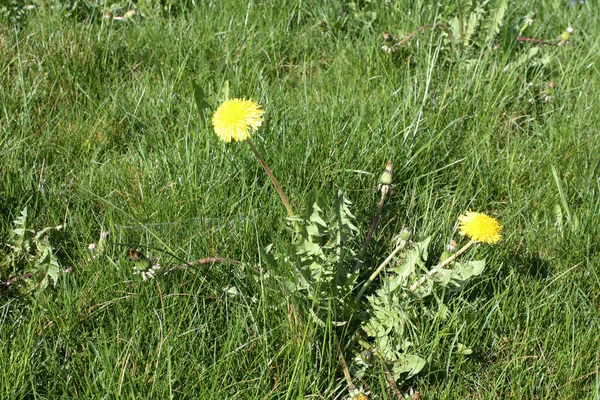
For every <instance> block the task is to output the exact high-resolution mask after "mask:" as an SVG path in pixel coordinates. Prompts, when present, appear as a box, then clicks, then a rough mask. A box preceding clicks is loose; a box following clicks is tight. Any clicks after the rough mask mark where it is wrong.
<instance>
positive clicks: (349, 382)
mask: <svg viewBox="0 0 600 400" xmlns="http://www.w3.org/2000/svg"><path fill="white" fill-rule="evenodd" d="M338 352H339V361H340V365H341V366H342V370H343V371H344V378H345V379H346V384H347V385H348V392H349V393H352V392H354V391H355V390H356V386H354V383H352V377H351V376H350V371H348V366H347V365H346V360H344V355H343V354H342V349H341V348H340V345H339V343H338Z"/></svg>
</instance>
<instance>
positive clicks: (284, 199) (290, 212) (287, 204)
mask: <svg viewBox="0 0 600 400" xmlns="http://www.w3.org/2000/svg"><path fill="white" fill-rule="evenodd" d="M246 143H248V145H249V146H250V148H251V149H252V152H253V153H254V155H255V156H256V158H258V161H259V162H260V165H262V167H263V168H264V170H265V172H266V173H267V175H268V176H269V179H271V182H273V186H275V190H277V193H279V197H281V201H282V202H283V206H284V207H285V209H286V211H287V214H288V217H291V216H293V215H294V211H293V210H292V206H290V201H289V200H288V198H287V196H286V195H285V193H283V189H281V186H280V185H279V182H277V179H275V175H273V172H271V169H270V168H269V166H268V165H267V162H266V161H265V159H264V158H262V156H261V155H260V153H259V152H258V150H256V147H254V144H253V143H252V141H251V140H250V139H246Z"/></svg>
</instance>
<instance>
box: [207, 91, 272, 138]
mask: <svg viewBox="0 0 600 400" xmlns="http://www.w3.org/2000/svg"><path fill="white" fill-rule="evenodd" d="M263 114H264V111H263V110H262V109H261V108H260V105H258V103H255V102H254V101H252V100H246V99H232V100H227V101H224V102H223V103H222V104H221V105H220V106H219V108H217V110H216V111H215V113H214V114H213V117H212V123H213V127H214V129H215V133H216V134H217V136H218V137H219V139H221V140H222V141H223V142H225V143H229V142H231V139H233V140H235V141H236V142H241V141H243V140H246V139H248V138H249V137H250V128H252V129H253V130H256V129H258V127H259V126H260V125H261V124H262V121H263V119H262V115H263Z"/></svg>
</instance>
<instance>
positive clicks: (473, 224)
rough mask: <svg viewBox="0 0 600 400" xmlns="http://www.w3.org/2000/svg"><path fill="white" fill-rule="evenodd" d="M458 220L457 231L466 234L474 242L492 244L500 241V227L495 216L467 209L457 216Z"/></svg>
mask: <svg viewBox="0 0 600 400" xmlns="http://www.w3.org/2000/svg"><path fill="white" fill-rule="evenodd" d="M458 220H459V221H460V224H459V226H458V227H459V229H460V230H459V232H458V233H460V234H461V235H467V236H468V237H469V238H470V239H472V240H474V241H476V242H483V243H489V244H494V243H497V242H499V241H500V239H501V238H502V235H501V234H500V232H501V231H502V227H501V226H500V224H498V221H497V220H496V219H495V218H492V217H490V216H488V215H485V214H482V213H478V212H472V211H467V213H466V214H465V215H461V216H460V217H458Z"/></svg>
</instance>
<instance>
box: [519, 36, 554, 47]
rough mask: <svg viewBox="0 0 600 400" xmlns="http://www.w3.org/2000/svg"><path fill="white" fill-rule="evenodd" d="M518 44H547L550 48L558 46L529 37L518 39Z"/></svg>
mask: <svg viewBox="0 0 600 400" xmlns="http://www.w3.org/2000/svg"><path fill="white" fill-rule="evenodd" d="M517 42H532V43H538V44H546V45H548V46H556V43H550V42H546V41H545V40H541V39H534V38H528V37H520V38H517Z"/></svg>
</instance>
